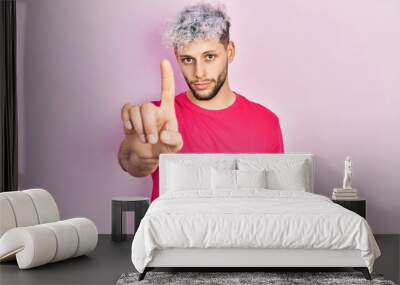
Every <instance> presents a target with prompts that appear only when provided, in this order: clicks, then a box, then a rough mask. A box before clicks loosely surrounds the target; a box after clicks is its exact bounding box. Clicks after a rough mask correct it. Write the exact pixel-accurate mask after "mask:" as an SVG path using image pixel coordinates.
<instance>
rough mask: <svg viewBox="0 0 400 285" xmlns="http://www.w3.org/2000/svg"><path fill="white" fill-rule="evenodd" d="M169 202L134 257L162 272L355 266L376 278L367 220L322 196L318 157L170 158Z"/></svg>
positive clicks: (146, 228) (155, 210)
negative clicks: (317, 177)
mask: <svg viewBox="0 0 400 285" xmlns="http://www.w3.org/2000/svg"><path fill="white" fill-rule="evenodd" d="M159 163H160V164H159V168H160V171H159V173H160V177H159V179H160V184H159V185H160V196H159V197H158V198H157V199H156V200H154V201H153V202H152V203H151V205H150V207H149V209H148V211H147V212H146V214H145V216H144V218H143V219H142V221H141V223H140V225H139V227H138V229H137V231H136V233H135V236H134V239H133V241H132V251H131V257H132V262H133V265H134V266H135V268H136V269H137V270H138V272H140V273H141V274H140V276H139V280H142V279H143V278H144V277H145V274H146V272H148V271H149V270H152V269H154V268H159V267H163V268H165V267H168V268H171V267H234V268H238V269H240V270H242V271H243V270H244V268H246V267H251V268H254V267H257V268H258V267H262V268H266V267H268V268H270V267H302V268H304V267H319V268H320V267H352V268H354V269H356V270H360V271H362V272H363V274H364V276H365V278H366V279H369V280H371V276H370V272H372V270H373V264H374V261H375V259H376V258H378V257H379V256H380V254H381V253H380V250H379V247H378V245H377V243H376V241H375V239H374V236H373V234H372V231H371V229H370V227H369V225H368V223H367V221H366V220H365V219H364V218H362V217H361V216H359V215H357V214H355V213H353V212H352V211H350V210H347V209H345V208H343V207H341V206H340V205H338V204H335V203H333V202H332V201H331V200H330V199H329V198H327V197H325V196H322V195H319V194H317V193H315V192H314V176H315V160H314V157H313V155H312V154H310V153H286V154H246V153H242V154H224V153H218V154H216V153H212V154H211V153H210V154H161V155H160V160H159Z"/></svg>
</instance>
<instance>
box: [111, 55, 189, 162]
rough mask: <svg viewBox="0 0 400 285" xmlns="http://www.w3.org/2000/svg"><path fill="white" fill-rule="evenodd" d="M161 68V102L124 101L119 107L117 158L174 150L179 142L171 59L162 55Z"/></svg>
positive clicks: (152, 155) (155, 156) (154, 155)
mask: <svg viewBox="0 0 400 285" xmlns="http://www.w3.org/2000/svg"><path fill="white" fill-rule="evenodd" d="M160 70H161V104H160V106H159V107H158V106H155V105H154V104H152V103H145V104H142V105H133V104H129V103H127V104H125V105H124V106H123V108H122V111H121V119H122V121H123V124H124V133H125V140H124V142H123V143H122V144H121V149H120V156H119V158H120V162H121V159H122V160H131V159H132V157H131V155H134V156H135V157H136V158H137V159H143V160H146V159H147V160H149V159H150V160H153V161H154V159H157V160H158V157H159V155H160V153H171V152H173V153H175V152H177V151H179V150H180V149H181V148H182V146H183V140H182V135H181V134H180V133H179V128H178V121H177V118H176V114H175V79H174V73H173V69H172V66H171V63H170V62H169V61H168V60H166V59H163V60H161V63H160Z"/></svg>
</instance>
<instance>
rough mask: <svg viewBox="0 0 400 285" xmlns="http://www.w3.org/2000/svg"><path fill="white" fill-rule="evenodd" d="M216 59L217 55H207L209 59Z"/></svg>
mask: <svg viewBox="0 0 400 285" xmlns="http://www.w3.org/2000/svg"><path fill="white" fill-rule="evenodd" d="M214 58H215V55H213V54H207V59H210V60H211V59H214Z"/></svg>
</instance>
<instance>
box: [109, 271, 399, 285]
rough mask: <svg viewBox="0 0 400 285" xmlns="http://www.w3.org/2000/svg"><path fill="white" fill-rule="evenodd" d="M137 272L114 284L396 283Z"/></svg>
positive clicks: (324, 275) (348, 276) (308, 275)
mask: <svg viewBox="0 0 400 285" xmlns="http://www.w3.org/2000/svg"><path fill="white" fill-rule="evenodd" d="M138 276H139V273H136V272H131V273H123V274H122V275H121V277H120V278H119V279H118V281H117V284H116V285H134V284H157V285H163V284H172V285H177V284H179V285H184V284H213V285H217V284H223V285H232V284H241V285H242V284H268V285H278V284H279V285H292V284H293V285H294V284H296V285H297V284H318V285H319V284H329V285H346V284H368V285H370V284H379V285H396V284H395V283H394V282H392V281H389V280H384V278H383V276H382V275H381V274H371V277H372V281H369V280H366V279H365V278H364V276H363V275H362V273H361V272H157V271H150V272H147V274H146V277H145V278H144V279H143V280H141V281H138Z"/></svg>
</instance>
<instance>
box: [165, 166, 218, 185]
mask: <svg viewBox="0 0 400 285" xmlns="http://www.w3.org/2000/svg"><path fill="white" fill-rule="evenodd" d="M167 173H168V175H167V176H168V177H167V185H166V186H167V191H184V190H192V189H211V167H210V166H193V165H191V166H189V167H188V166H186V165H182V164H179V163H173V162H169V163H168V165H167Z"/></svg>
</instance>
